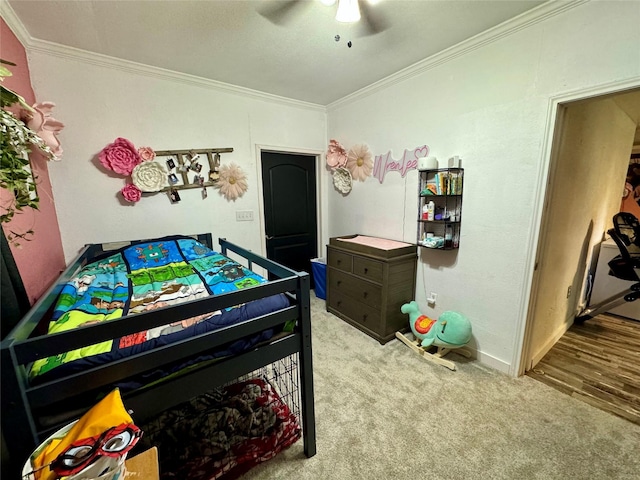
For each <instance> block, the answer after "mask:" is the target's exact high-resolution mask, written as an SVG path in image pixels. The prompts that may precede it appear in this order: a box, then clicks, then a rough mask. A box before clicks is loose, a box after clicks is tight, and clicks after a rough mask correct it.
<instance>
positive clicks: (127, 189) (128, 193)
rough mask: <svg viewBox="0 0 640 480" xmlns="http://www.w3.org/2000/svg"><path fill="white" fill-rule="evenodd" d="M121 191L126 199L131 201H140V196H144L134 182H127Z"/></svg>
mask: <svg viewBox="0 0 640 480" xmlns="http://www.w3.org/2000/svg"><path fill="white" fill-rule="evenodd" d="M120 193H121V194H122V196H123V197H124V199H125V200H126V201H127V202H130V203H136V202H139V201H140V198H142V192H141V191H140V189H139V188H138V187H136V186H135V185H134V184H133V183H127V184H126V185H125V186H124V187H122V190H120Z"/></svg>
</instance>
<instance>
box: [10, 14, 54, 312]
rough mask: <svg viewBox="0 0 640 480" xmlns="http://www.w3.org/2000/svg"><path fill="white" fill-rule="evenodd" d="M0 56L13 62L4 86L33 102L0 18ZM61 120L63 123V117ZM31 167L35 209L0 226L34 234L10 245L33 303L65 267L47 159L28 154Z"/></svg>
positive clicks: (21, 54) (15, 43)
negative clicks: (36, 194)
mask: <svg viewBox="0 0 640 480" xmlns="http://www.w3.org/2000/svg"><path fill="white" fill-rule="evenodd" d="M0 57H1V58H2V59H3V60H7V61H10V62H13V63H15V64H16V66H15V67H12V66H8V68H9V70H11V72H12V73H13V76H12V77H8V78H6V79H5V80H4V85H5V87H7V88H9V89H11V90H13V91H14V92H16V93H18V94H19V95H22V96H23V97H24V99H25V100H26V102H27V103H28V104H29V105H32V104H34V103H35V102H36V98H35V94H34V92H33V88H32V87H31V78H30V76H29V65H28V63H27V55H26V52H25V49H24V47H23V46H22V44H21V43H20V41H19V40H18V39H17V38H16V36H15V35H14V34H13V32H12V31H11V29H10V28H9V27H8V26H7V24H6V23H5V21H4V19H2V18H0ZM45 100H51V101H53V102H55V99H49V98H46V99H38V101H45ZM62 121H63V122H64V119H62ZM62 161H64V159H63V160H62ZM31 166H32V169H33V171H34V173H35V175H36V177H37V180H36V184H37V189H38V196H39V197H40V207H39V210H37V211H36V210H33V209H30V208H27V209H25V210H24V211H23V212H22V213H17V214H16V215H15V217H13V220H12V221H11V222H10V223H8V224H3V225H2V228H3V229H4V231H5V232H6V233H8V232H9V231H10V230H15V231H17V232H24V231H26V230H33V231H34V235H32V236H31V237H30V238H31V241H26V242H25V241H21V242H20V243H21V246H20V247H15V246H13V245H12V246H11V251H12V253H13V256H14V258H15V260H16V264H17V265H18V270H20V276H21V277H22V281H23V282H24V286H25V288H26V290H27V294H28V295H29V300H30V301H31V303H32V304H33V303H34V302H35V301H36V300H37V299H38V298H39V297H40V296H41V295H42V294H43V293H44V292H45V291H46V290H47V288H49V286H50V285H51V284H52V283H53V282H54V280H55V279H56V278H57V277H58V275H59V274H60V272H61V271H62V270H63V269H64V268H65V263H64V254H63V251H62V241H61V239H60V229H59V227H58V217H57V215H56V210H55V204H54V199H53V192H52V191H51V181H50V180H49V171H48V165H47V160H46V159H44V157H43V156H42V155H38V154H37V153H36V154H32V155H31ZM11 198H12V195H11V193H10V192H8V191H7V190H4V189H1V190H0V205H5V204H7V203H8V202H9V201H11Z"/></svg>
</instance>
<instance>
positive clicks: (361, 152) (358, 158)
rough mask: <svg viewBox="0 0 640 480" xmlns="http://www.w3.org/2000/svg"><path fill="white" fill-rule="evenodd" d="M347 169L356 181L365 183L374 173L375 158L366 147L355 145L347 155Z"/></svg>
mask: <svg viewBox="0 0 640 480" xmlns="http://www.w3.org/2000/svg"><path fill="white" fill-rule="evenodd" d="M347 168H348V169H349V171H350V172H351V176H352V177H353V179H354V180H360V181H361V182H364V181H365V180H366V179H367V177H368V176H370V175H371V172H373V156H372V155H371V152H370V151H369V147H367V146H366V145H355V146H354V147H353V148H352V149H351V150H349V154H348V155H347Z"/></svg>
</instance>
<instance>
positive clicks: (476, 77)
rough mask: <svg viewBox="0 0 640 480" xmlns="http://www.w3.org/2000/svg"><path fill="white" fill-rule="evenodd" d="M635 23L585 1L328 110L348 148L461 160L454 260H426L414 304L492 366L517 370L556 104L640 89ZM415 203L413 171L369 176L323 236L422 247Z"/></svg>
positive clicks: (338, 204)
mask: <svg viewBox="0 0 640 480" xmlns="http://www.w3.org/2000/svg"><path fill="white" fill-rule="evenodd" d="M639 22H640V5H638V4H637V3H636V2H590V3H588V4H584V5H580V6H578V7H576V8H573V9H571V10H569V11H567V12H565V13H562V14H559V15H556V16H553V17H550V18H548V19H546V20H544V21H542V22H540V23H537V24H534V25H531V26H529V27H526V28H523V29H521V30H519V31H516V32H514V33H511V34H510V35H507V36H504V37H501V38H499V39H498V40H496V41H493V42H490V43H487V44H485V45H482V46H478V47H477V48H475V49H469V50H467V51H466V52H465V53H464V54H461V55H458V56H455V57H454V58H451V59H449V60H448V61H446V62H436V63H434V64H433V66H432V67H430V68H428V69H426V70H425V71H424V72H423V73H420V74H419V75H417V76H412V77H410V78H408V79H406V80H400V81H398V82H397V83H395V84H391V85H389V86H386V87H384V88H379V89H376V90H374V89H372V90H371V94H370V95H368V96H363V97H361V98H356V99H352V100H349V101H345V102H344V103H343V104H340V103H338V104H336V105H334V106H332V108H330V109H329V111H328V134H329V137H330V138H336V139H337V140H339V141H341V142H342V143H343V144H344V145H346V146H350V145H353V144H355V143H367V144H368V145H369V147H370V148H371V150H372V151H373V153H374V154H381V153H386V152H387V151H388V150H392V152H393V154H394V156H395V157H399V156H401V155H402V151H403V150H404V149H405V148H415V147H416V146H418V145H423V144H425V143H426V144H427V145H429V147H430V148H431V154H432V155H435V156H436V157H438V159H439V160H440V161H441V165H442V164H445V165H446V160H447V158H448V157H451V156H453V155H459V156H460V157H461V158H462V166H463V167H464V168H465V185H464V199H463V208H462V231H461V242H460V249H459V251H452V252H443V251H431V250H427V249H421V250H422V251H421V255H420V261H419V265H418V283H417V292H416V297H417V300H418V302H419V303H420V304H421V306H422V307H423V310H424V313H425V314H427V315H436V316H437V315H439V314H440V313H441V312H442V311H444V310H456V311H459V312H461V313H463V314H465V315H467V316H468V317H469V318H470V320H471V322H472V325H473V331H474V339H473V341H472V345H471V346H472V347H473V348H475V349H477V351H478V356H479V358H480V359H481V360H483V361H485V362H487V363H489V364H490V365H493V366H495V367H496V368H500V369H502V370H505V371H508V370H511V371H512V372H515V369H517V365H512V364H513V363H515V362H516V361H517V360H516V359H517V356H518V355H519V352H520V349H521V335H522V330H521V329H522V327H523V325H524V322H525V320H526V308H527V301H528V293H529V289H530V280H531V278H530V273H529V274H527V272H528V271H529V272H530V268H531V263H530V259H531V258H532V256H531V251H530V250H531V238H532V237H534V236H535V235H536V234H537V231H538V228H539V225H537V224H535V222H534V221H533V219H534V218H536V215H538V214H539V212H538V211H537V210H538V207H537V201H538V197H537V191H536V190H537V184H538V181H539V179H540V177H541V175H542V173H543V172H544V168H545V162H547V161H548V159H547V158H545V150H544V149H545V144H544V143H545V139H546V136H545V135H546V133H545V128H546V122H547V117H548V112H549V107H550V99H551V98H552V97H554V96H557V95H559V94H562V93H563V92H569V91H572V90H577V89H586V88H593V87H596V86H600V85H605V84H607V83H610V82H614V81H620V80H622V79H629V78H636V79H637V80H638V81H637V83H638V84H639V85H640V56H639V55H638V45H639V44H640V33H639V30H638V29H637V28H636V25H637V24H638V23H639ZM596 31H597V35H594V32H596ZM416 195H417V175H416V172H415V171H413V172H410V173H409V174H408V175H407V177H406V178H405V179H402V178H401V177H400V175H398V174H397V173H389V174H387V176H386V179H385V181H384V183H383V184H380V183H379V182H378V181H377V180H376V179H374V178H370V179H368V180H367V181H366V182H364V183H357V184H356V185H355V186H354V188H353V191H352V192H351V193H350V194H349V195H348V196H347V197H343V196H342V195H340V194H339V193H337V192H335V191H333V190H330V191H329V198H328V201H329V211H330V212H341V213H340V215H330V216H329V225H328V232H329V235H330V236H335V235H344V234H350V233H356V232H357V233H363V234H369V235H380V236H384V237H387V238H392V239H396V240H405V241H415V238H416V218H417V211H416V210H417V204H418V202H417V197H416ZM579 233H580V234H582V233H583V232H579ZM533 248H535V245H533ZM571 248H573V247H571ZM573 274H575V271H573V272H571V275H573ZM564 289H565V293H566V285H565V286H564ZM430 292H436V293H438V302H437V304H436V306H435V308H434V309H431V308H428V307H427V304H426V298H427V297H428V296H429V294H430ZM563 321H564V318H563Z"/></svg>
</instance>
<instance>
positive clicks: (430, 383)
mask: <svg viewBox="0 0 640 480" xmlns="http://www.w3.org/2000/svg"><path fill="white" fill-rule="evenodd" d="M311 310H312V317H311V318H312V342H313V371H314V390H315V411H316V432H317V449H318V453H317V454H316V455H315V456H314V457H312V458H306V457H305V456H304V453H303V444H302V440H300V441H298V442H297V443H296V444H294V445H293V446H292V447H290V448H289V449H288V450H286V451H284V452H282V453H280V454H279V455H278V456H277V457H275V458H274V459H272V460H270V461H268V462H266V463H264V464H261V465H259V466H257V467H255V468H254V469H253V470H251V471H250V472H249V473H247V474H246V475H245V476H243V477H242V478H243V479H251V480H258V479H276V478H277V479H296V480H319V479H338V480H341V479H345V480H347V479H354V480H355V479H369V480H370V479H375V480H377V479H413V478H430V479H465V480H470V479H568V478H571V479H595V478H603V479H604V478H608V479H638V478H640V426H638V425H634V424H632V423H631V422H628V421H626V420H623V419H621V418H618V417H616V416H614V415H611V414H609V413H606V412H603V411H601V410H598V409H596V408H594V407H591V406H590V405H587V404H586V403H584V402H581V401H579V400H576V399H573V398H571V397H570V396H568V395H565V394H563V393H561V392H559V391H557V390H554V389H552V388H550V387H548V386H546V385H544V384H542V383H540V382H537V381H535V380H533V379H531V378H529V377H521V378H512V377H509V376H508V375H506V374H503V373H501V372H498V371H496V370H494V369H492V368H489V367H486V366H484V365H482V364H480V363H479V362H478V361H475V360H469V359H466V358H464V357H462V356H459V355H457V354H449V355H448V356H447V358H448V359H451V360H454V361H455V362H456V363H457V365H458V370H457V371H450V370H448V369H446V368H444V367H442V366H438V365H434V364H432V363H429V362H427V361H426V360H424V359H422V358H420V357H419V356H418V355H416V354H415V353H414V352H412V351H411V350H410V349H409V348H408V347H407V346H405V345H404V344H402V343H401V342H399V341H398V340H395V339H394V340H392V341H391V342H389V343H388V344H386V345H384V346H383V345H380V344H379V343H378V342H377V341H375V340H374V339H372V338H370V337H369V336H367V335H365V334H363V333H361V332H360V331H359V330H357V329H355V328H353V327H351V326H350V325H348V324H347V323H345V322H343V321H342V320H340V319H339V318H337V317H335V316H334V315H331V314H330V313H327V312H326V310H325V302H324V301H323V300H319V299H317V298H315V297H314V295H313V293H312V299H311Z"/></svg>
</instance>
